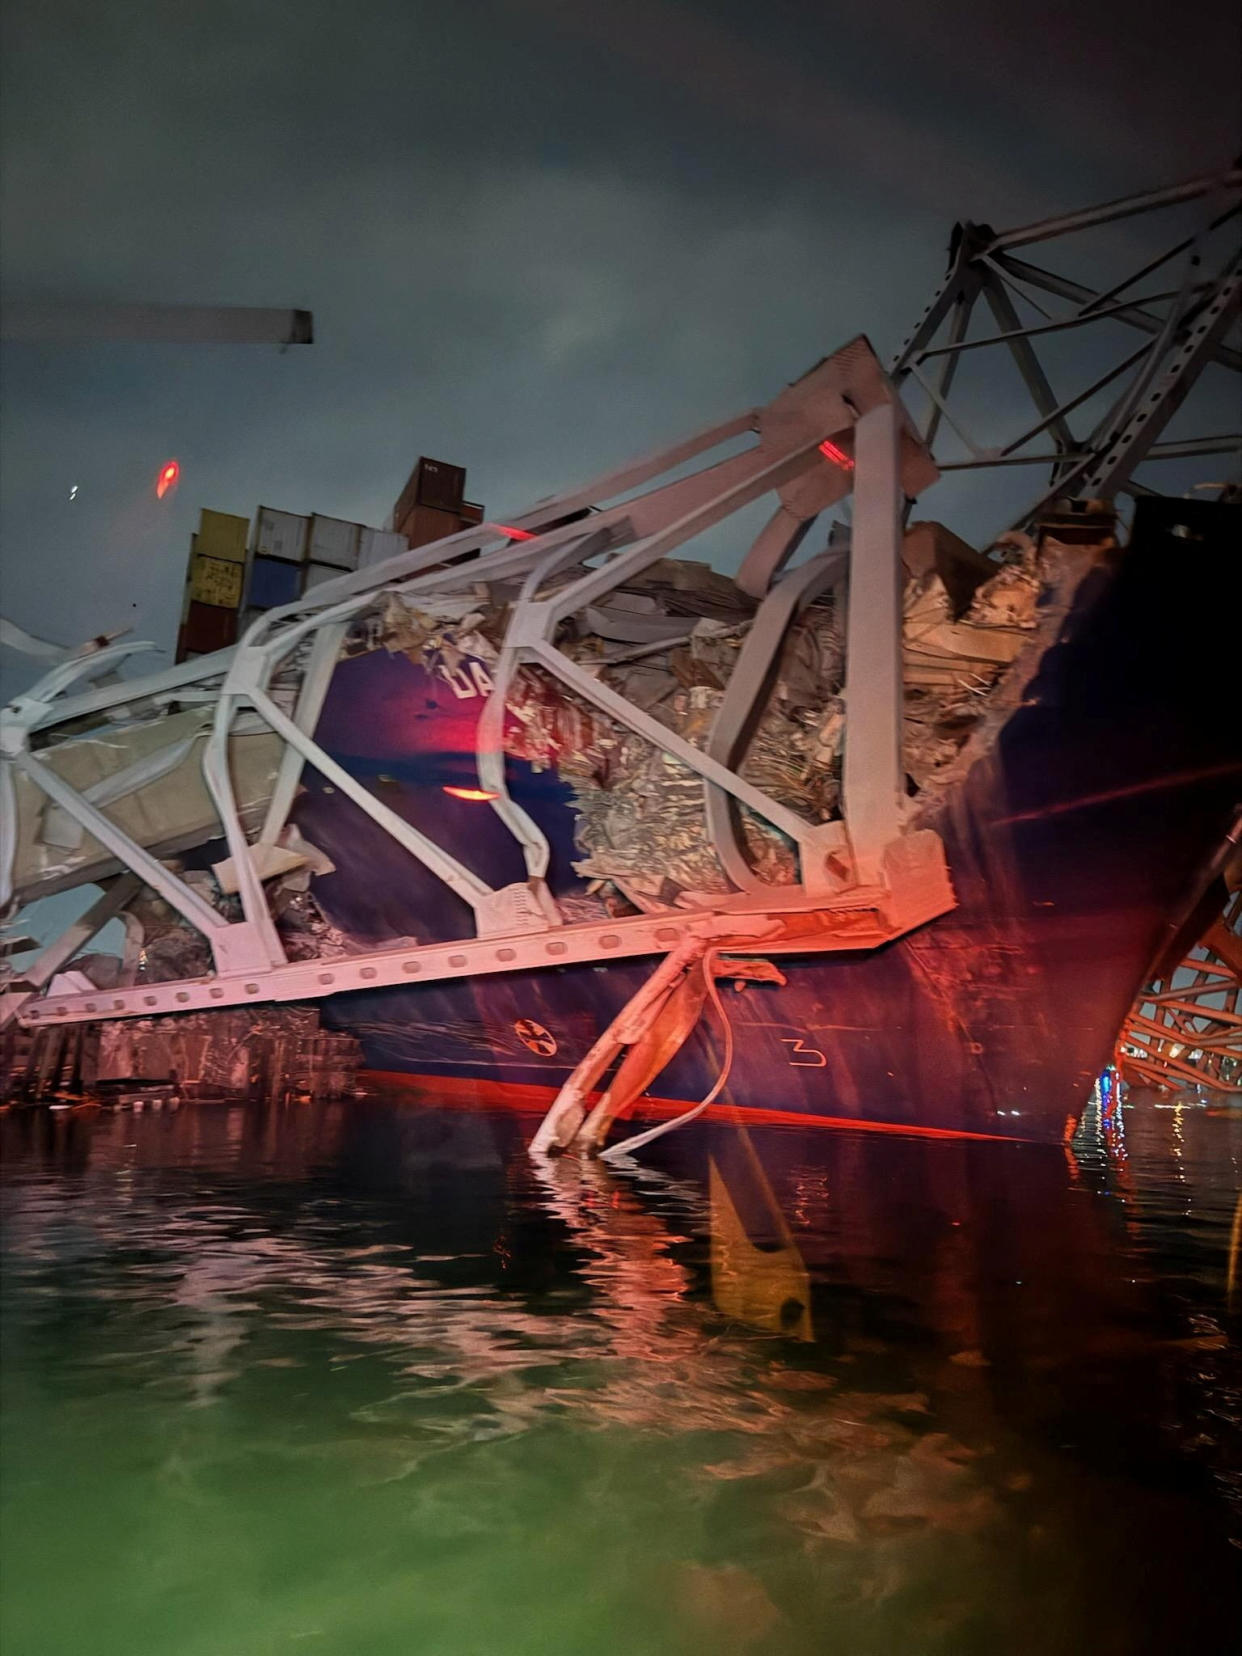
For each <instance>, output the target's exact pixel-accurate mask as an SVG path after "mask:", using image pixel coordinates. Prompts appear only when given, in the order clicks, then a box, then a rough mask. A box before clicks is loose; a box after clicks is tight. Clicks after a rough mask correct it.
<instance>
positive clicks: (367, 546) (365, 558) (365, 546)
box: [358, 529, 410, 569]
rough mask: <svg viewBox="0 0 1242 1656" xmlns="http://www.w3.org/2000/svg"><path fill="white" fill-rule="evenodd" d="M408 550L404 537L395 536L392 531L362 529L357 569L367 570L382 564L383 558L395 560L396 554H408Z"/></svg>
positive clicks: (394, 532) (395, 533) (407, 543)
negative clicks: (373, 565)
mask: <svg viewBox="0 0 1242 1656" xmlns="http://www.w3.org/2000/svg"><path fill="white" fill-rule="evenodd" d="M409 549H410V548H409V542H408V541H407V540H406V538H405V536H404V535H399V534H397V532H396V531H395V530H394V529H364V530H363V531H362V540H361V548H360V551H359V555H358V567H359V569H369V568H370V567H371V565H372V564H377V563H383V561H384V559H385V558H395V557H396V555H397V553H398V552H408V551H409Z"/></svg>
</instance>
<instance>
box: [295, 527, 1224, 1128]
mask: <svg viewBox="0 0 1242 1656" xmlns="http://www.w3.org/2000/svg"><path fill="white" fill-rule="evenodd" d="M1240 512H1242V509H1239V508H1237V507H1230V506H1219V505H1214V504H1207V503H1202V502H1184V501H1170V500H1156V499H1152V500H1145V501H1143V502H1142V503H1141V504H1140V507H1139V510H1138V514H1137V517H1136V522H1135V525H1134V530H1133V534H1132V536H1131V541H1130V545H1129V547H1128V549H1127V550H1126V551H1125V553H1124V554H1117V555H1115V562H1113V563H1107V564H1098V565H1097V566H1096V567H1094V568H1093V569H1092V570H1091V571H1090V573H1088V574H1087V575H1086V576H1085V578H1084V579H1082V580H1081V582H1080V583H1079V584H1078V585H1077V588H1076V591H1075V592H1074V594H1073V598H1072V602H1071V603H1070V604H1069V606H1068V610H1067V613H1066V615H1065V617H1064V620H1063V622H1062V624H1061V626H1060V628H1059V632H1058V635H1057V637H1056V640H1055V642H1052V643H1051V644H1050V646H1049V647H1048V648H1047V649H1046V650H1045V651H1044V653H1043V655H1042V657H1041V658H1040V659H1039V661H1038V664H1037V666H1036V668H1035V671H1034V673H1033V675H1032V676H1031V677H1030V678H1029V679H1028V681H1027V682H1026V683H1025V685H1024V686H1023V687H1022V688H1021V694H1020V695H1019V694H1013V695H1012V696H1011V698H1010V699H1011V701H1012V702H1013V705H1012V706H1010V707H1009V710H1008V712H1007V713H1006V714H1004V715H1003V717H1002V716H1000V715H996V717H997V718H998V720H999V722H998V724H997V728H996V729H995V731H994V733H993V734H992V736H991V738H990V740H989V741H988V743H987V745H986V748H985V749H984V750H982V751H979V752H978V753H977V755H976V756H975V757H974V759H973V762H971V763H969V764H968V765H963V766H962V775H961V776H960V778H959V779H958V780H956V781H955V782H953V784H952V785H951V786H949V787H947V788H946V789H945V790H944V792H943V796H942V798H941V799H940V801H939V803H938V804H936V805H935V806H933V807H929V808H927V810H926V814H925V816H924V822H925V825H927V826H931V827H935V828H936V829H937V830H938V832H939V833H940V835H941V837H942V839H943V841H944V845H945V849H946V853H947V858H948V865H949V869H950V873H951V877H952V881H953V885H954V888H955V892H956V895H957V899H958V903H957V907H956V908H955V909H954V910H953V911H952V912H951V913H949V914H946V915H945V916H943V917H942V918H940V919H938V920H935V921H933V922H931V923H929V924H928V925H926V926H924V927H922V928H921V929H919V930H917V931H916V932H914V933H911V934H910V935H908V936H906V937H903V938H901V939H899V940H898V941H896V942H894V943H892V944H890V945H888V946H886V947H884V948H881V949H879V950H876V951H873V952H870V953H860V954H856V955H850V954H834V955H831V956H827V957H825V956H819V957H814V958H811V957H806V958H802V959H797V958H793V959H790V958H788V957H782V959H781V967H782V970H784V971H785V972H786V973H787V975H788V983H787V985H786V986H784V987H777V986H774V985H767V984H750V985H747V986H745V987H744V988H740V989H739V991H738V992H737V993H734V991H733V990H732V988H729V987H727V986H726V988H725V1004H726V1006H727V1008H728V1010H729V1014H730V1017H731V1019H732V1021H733V1025H734V1029H735V1034H736V1037H737V1039H736V1043H735V1051H736V1056H735V1060H734V1065H733V1070H732V1073H731V1076H730V1080H729V1085H728V1089H727V1092H726V1094H725V1095H724V1101H725V1104H726V1105H728V1104H729V1103H731V1104H732V1105H733V1106H736V1107H739V1108H740V1109H741V1110H742V1111H743V1112H744V1113H749V1114H750V1115H751V1116H752V1118H753V1119H766V1118H768V1116H769V1113H771V1115H772V1116H773V1117H775V1118H779V1117H787V1116H796V1117H799V1118H801V1119H802V1120H803V1121H808V1122H809V1121H810V1120H813V1119H821V1120H825V1121H831V1120H848V1121H850V1122H856V1123H859V1124H864V1123H865V1124H873V1125H876V1126H888V1127H898V1128H902V1129H907V1130H908V1129H922V1130H931V1131H939V1132H946V1131H947V1132H955V1133H960V1132H967V1133H982V1134H988V1135H998V1134H999V1135H1004V1136H1012V1137H1022V1138H1038V1139H1048V1138H1060V1137H1061V1136H1062V1135H1063V1133H1064V1132H1065V1129H1066V1125H1067V1122H1072V1121H1074V1120H1076V1119H1077V1117H1078V1115H1079V1113H1080V1111H1081V1109H1082V1107H1083V1105H1084V1103H1085V1102H1086V1099H1087V1097H1088V1095H1089V1092H1090V1088H1091V1084H1092V1082H1093V1080H1094V1078H1095V1077H1096V1076H1097V1075H1098V1074H1099V1073H1100V1071H1101V1069H1102V1068H1103V1067H1104V1066H1105V1065H1106V1064H1107V1062H1108V1060H1109V1057H1110V1055H1111V1052H1112V1048H1113V1042H1114V1039H1115V1036H1116V1033H1117V1030H1118V1028H1119V1027H1120V1024H1121V1021H1122V1019H1123V1017H1124V1015H1125V1012H1126V1010H1127V1008H1128V1007H1129V1005H1130V1002H1131V1000H1132V999H1133V997H1134V995H1135V993H1136V991H1137V990H1138V988H1139V987H1140V986H1141V983H1142V982H1143V979H1144V976H1145V974H1146V972H1147V969H1148V968H1149V966H1150V965H1151V963H1152V962H1153V960H1154V959H1155V958H1156V956H1157V955H1158V954H1159V953H1160V951H1161V948H1162V946H1163V945H1164V944H1165V943H1166V942H1167V940H1168V938H1169V936H1170V934H1171V932H1172V931H1173V930H1175V929H1176V927H1177V926H1178V924H1179V922H1180V920H1181V919H1182V918H1183V917H1184V915H1185V914H1186V912H1187V911H1188V908H1189V907H1190V905H1191V904H1193V902H1194V901H1195V900H1197V899H1198V898H1199V897H1200V896H1201V894H1202V887H1203V882H1204V879H1205V877H1206V876H1205V870H1206V869H1207V868H1208V867H1209V865H1210V861H1211V858H1212V857H1213V855H1214V853H1216V851H1217V850H1218V848H1219V846H1220V844H1221V842H1222V840H1223V838H1224V837H1225V836H1226V834H1227V833H1228V832H1229V829H1230V824H1231V822H1232V821H1233V819H1234V816H1235V813H1236V810H1237V808H1238V805H1239V803H1240V802H1242V717H1240V716H1239V708H1238V703H1239V697H1238V693H1237V688H1238V687H1237V671H1236V659H1235V657H1236V628H1237V624H1238V619H1239V617H1240V616H1242V558H1240V557H1239V550H1238V549H1239V545H1240V544H1242V535H1240V534H1239V527H1240V526H1239V521H1238V519H1239V515H1240ZM1003 689H1004V687H1002V693H1003ZM481 705H482V702H481V699H480V698H475V699H473V700H471V699H470V698H466V699H465V700H459V699H458V697H457V695H456V694H455V692H454V691H453V689H452V687H451V686H448V685H446V684H445V683H444V682H442V681H441V680H440V679H438V678H433V677H432V676H431V675H430V674H429V673H428V672H427V671H426V670H425V668H423V667H422V666H420V665H417V664H416V663H415V662H412V661H411V660H409V659H407V658H406V657H405V656H401V655H387V654H384V653H382V652H377V653H373V654H369V655H364V656H358V657H355V658H353V659H351V660H347V661H345V662H343V663H342V664H341V665H340V666H339V667H338V670H337V673H336V676H335V679H334V681H333V685H332V688H331V691H330V693H329V699H328V702H327V704H326V706H325V709H324V714H323V717H322V719H321V721H320V725H319V729H318V732H317V736H318V740H319V741H320V742H321V743H323V745H324V746H325V747H326V748H327V749H328V750H329V751H330V752H332V753H333V755H334V756H335V757H336V758H338V759H339V760H340V761H341V762H342V763H343V764H345V765H346V766H347V768H348V769H350V770H351V771H352V772H353V773H354V774H356V775H357V776H359V777H360V778H362V779H363V780H365V781H366V782H367V783H368V785H369V786H372V787H374V788H375V789H377V791H378V792H379V794H380V795H381V797H383V798H384V799H385V801H386V802H387V803H388V804H390V805H392V806H393V807H394V808H395V809H396V810H398V811H399V812H400V813H401V814H402V815H403V816H405V817H406V819H407V820H409V821H410V822H412V823H414V824H415V825H417V826H419V827H422V828H424V829H425V830H427V831H428V832H431V833H434V834H435V835H436V837H437V838H439V839H441V840H442V841H445V842H446V843H448V844H449V845H450V846H451V847H452V848H453V850H454V852H455V854H456V855H458V856H459V857H460V858H461V860H462V861H464V862H466V863H467V864H468V865H469V866H471V867H472V868H474V869H476V870H477V871H478V873H479V874H481V875H482V876H483V877H484V878H486V879H487V880H488V881H489V883H491V884H492V885H495V886H499V885H502V884H505V883H507V882H509V881H513V880H518V879H521V878H522V877H523V873H524V870H523V867H522V864H521V859H520V855H519V852H518V848H517V846H516V845H515V843H514V842H513V841H512V839H511V838H510V836H509V834H508V832H507V831H506V829H505V828H504V826H503V825H502V824H501V823H500V821H499V820H498V819H497V818H496V817H495V815H494V813H493V812H492V811H491V810H490V808H489V807H488V806H487V805H486V804H479V803H473V802H467V801H464V800H458V799H455V798H453V797H450V796H448V795H446V794H445V792H444V788H445V786H446V785H454V784H456V785H466V786H469V785H471V784H473V783H475V781H476V777H475V772H474V764H473V759H472V757H471V749H472V743H473V729H474V720H475V719H476V718H477V714H478V711H479V708H480V707H481ZM510 777H511V787H512V792H513V795H514V797H515V798H516V799H517V800H518V801H519V802H520V803H521V804H522V805H523V806H524V807H525V808H526V809H527V810H528V811H529V812H530V813H531V814H532V815H533V816H534V817H535V818H536V819H537V820H538V821H539V822H540V824H541V825H542V827H543V828H544V830H545V832H546V833H547V834H548V836H549V839H550V840H551V843H552V846H553V864H552V872H551V884H552V887H553V890H554V891H555V892H556V893H557V894H558V895H569V894H573V893H575V892H580V891H581V889H582V886H581V882H580V881H579V880H578V878H577V877H576V876H575V875H574V873H573V871H572V868H571V866H570V865H571V861H572V859H573V857H574V856H575V855H576V854H577V853H576V852H575V849H574V846H573V828H574V815H573V811H572V806H571V795H570V790H569V788H568V787H567V786H566V785H565V784H564V783H562V782H561V781H560V780H559V779H558V778H557V776H556V775H555V773H554V772H544V773H542V774H536V773H535V772H534V771H533V770H532V769H531V768H530V767H529V766H528V765H526V764H524V763H522V762H511V763H510ZM307 784H308V787H307V792H306V793H305V794H304V796H303V797H302V799H301V800H300V802H299V805H298V813H297V814H298V819H299V823H300V826H301V828H302V831H303V832H304V833H305V834H306V835H307V837H308V838H309V839H311V840H312V841H313V842H314V843H315V844H316V845H318V846H320V847H321V848H322V849H323V850H325V851H326V852H327V853H328V854H329V855H330V856H331V857H332V858H333V860H334V861H335V863H336V867H337V872H336V873H335V874H332V875H327V876H324V877H321V878H320V879H319V880H317V882H316V887H315V889H316V896H317V899H318V901H319V903H320V905H321V907H322V908H323V909H324V911H325V913H326V914H327V915H328V916H329V918H330V919H331V920H332V921H333V922H334V923H335V924H337V925H339V926H340V927H341V928H342V929H343V930H345V931H346V932H347V933H349V934H350V935H351V936H352V937H354V938H355V939H357V940H358V941H360V942H365V943H366V944H368V945H378V944H381V943H382V942H384V941H385V940H388V939H397V938H402V937H409V938H417V939H421V940H440V939H447V938H453V937H467V936H470V935H472V931H473V927H472V917H471V915H470V913H469V910H468V909H467V908H466V906H465V905H464V904H463V903H462V902H460V901H459V900H458V899H457V898H456V897H454V896H453V895H452V893H450V892H449V891H448V890H447V889H446V888H445V887H444V886H443V885H442V884H441V883H440V882H439V881H438V880H436V879H435V878H434V877H433V876H432V875H430V874H429V873H428V872H427V871H426V870H425V869H423V868H422V867H421V866H419V865H418V864H416V863H414V862H413V860H412V859H410V858H409V857H408V856H407V855H406V854H405V853H404V852H403V851H402V850H401V849H400V848H399V847H398V846H397V845H396V844H395V843H394V842H393V841H392V840H391V839H390V838H388V837H387V836H386V835H385V834H384V833H383V832H382V831H381V830H380V829H378V828H377V827H375V826H374V825H373V824H372V823H371V822H370V821H369V820H368V819H366V818H365V817H364V816H363V815H362V814H361V813H360V812H359V811H357V809H356V808H355V807H354V806H353V805H352V804H351V803H350V802H349V801H347V800H346V799H344V798H343V797H342V796H341V795H339V794H337V793H334V792H333V791H332V790H330V789H328V788H327V787H325V785H324V784H323V783H322V781H321V780H320V779H319V778H318V777H315V776H310V775H308V777H307ZM651 969H652V968H651V964H650V963H649V962H642V961H639V962H636V963H633V964H625V965H623V964H616V965H609V966H607V967H591V966H586V967H582V966H575V967H568V968H563V969H551V970H543V971H538V972H529V973H520V974H512V975H508V976H505V977H499V978H482V979H477V980H473V981H469V982H467V981H458V982H452V983H448V984H445V985H443V986H439V987H437V986H434V985H428V986H426V987H401V988H394V989H383V990H374V991H363V992H360V993H357V994H351V995H345V996H340V997H338V998H336V999H335V1000H333V1001H331V1002H329V1003H326V1005H325V1008H324V1011H325V1021H330V1022H335V1023H336V1024H337V1025H338V1026H339V1027H343V1028H347V1029H350V1030H352V1031H353V1032H355V1033H356V1034H358V1035H359V1036H360V1037H361V1039H362V1042H363V1046H364V1050H365V1053H366V1058H367V1062H368V1064H369V1065H370V1066H371V1067H372V1068H373V1069H376V1070H381V1071H387V1072H400V1073H402V1074H405V1075H408V1076H411V1077H425V1078H435V1079H433V1080H431V1081H430V1082H429V1085H430V1087H431V1088H432V1090H433V1092H434V1093H435V1095H436V1096H438V1097H441V1098H454V1097H461V1098H469V1097H478V1098H479V1099H480V1100H486V1101H492V1102H494V1101H496V1100H498V1099H507V1100H508V1101H509V1102H514V1103H517V1104H519V1105H522V1106H525V1107H530V1108H532V1109H534V1108H539V1109H542V1108H543V1107H545V1106H546V1103H547V1101H548V1100H549V1098H550V1097H551V1093H552V1089H555V1088H556V1087H557V1086H559V1085H560V1083H561V1082H562V1081H563V1080H564V1079H565V1077H566V1076H567V1075H568V1074H569V1072H570V1071H571V1070H572V1068H573V1067H574V1065H575V1064H576V1063H577V1062H578V1060H579V1059H580V1058H581V1057H582V1056H583V1055H584V1054H585V1052H586V1050H587V1049H588V1047H589V1046H590V1045H591V1043H592V1041H593V1040H594V1039H595V1037H596V1036H597V1035H598V1034H599V1032H600V1030H601V1029H602V1028H603V1027H604V1026H605V1025H606V1024H607V1023H608V1022H609V1021H610V1020H611V1018H612V1017H613V1016H615V1014H616V1013H617V1012H618V1011H619V1009H620V1008H621V1006H622V1005H623V1004H624V1002H625V1001H626V1000H627V999H628V998H629V996H630V995H631V994H632V993H633V992H634V990H635V989H636V988H637V987H638V986H639V984H640V983H641V982H642V981H643V980H644V978H645V977H646V976H647V975H648V974H649V973H650V971H651ZM719 1063H720V1038H719V1031H718V1030H716V1029H714V1028H713V1027H711V1025H710V1023H709V1022H707V1021H705V1022H704V1024H703V1025H702V1026H700V1028H699V1029H698V1031H696V1033H695V1034H694V1036H693V1037H692V1038H691V1039H690V1041H688V1042H687V1044H686V1046H685V1047H684V1049H683V1050H682V1051H681V1053H679V1054H678V1056H677V1057H676V1058H675V1059H674V1060H673V1062H672V1063H671V1064H670V1065H669V1067H668V1069H667V1070H666V1071H665V1072H664V1074H663V1076H661V1078H660V1079H659V1081H658V1083H657V1084H656V1090H657V1091H658V1093H659V1094H660V1099H661V1100H663V1101H665V1104H664V1107H665V1108H667V1109H671V1108H673V1107H674V1106H675V1105H676V1106H677V1107H681V1104H682V1103H684V1101H688V1100H697V1099H698V1098H699V1097H701V1096H702V1095H703V1093H704V1092H706V1090H707V1088H708V1087H709V1086H710V1085H711V1083H712V1081H713V1080H714V1078H715V1076H716V1074H717V1071H718V1068H719ZM669 1101H672V1102H669ZM652 1107H653V1108H655V1109H657V1110H658V1109H659V1108H660V1107H661V1104H660V1100H657V1101H656V1102H655V1103H654V1105H653V1106H652Z"/></svg>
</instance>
